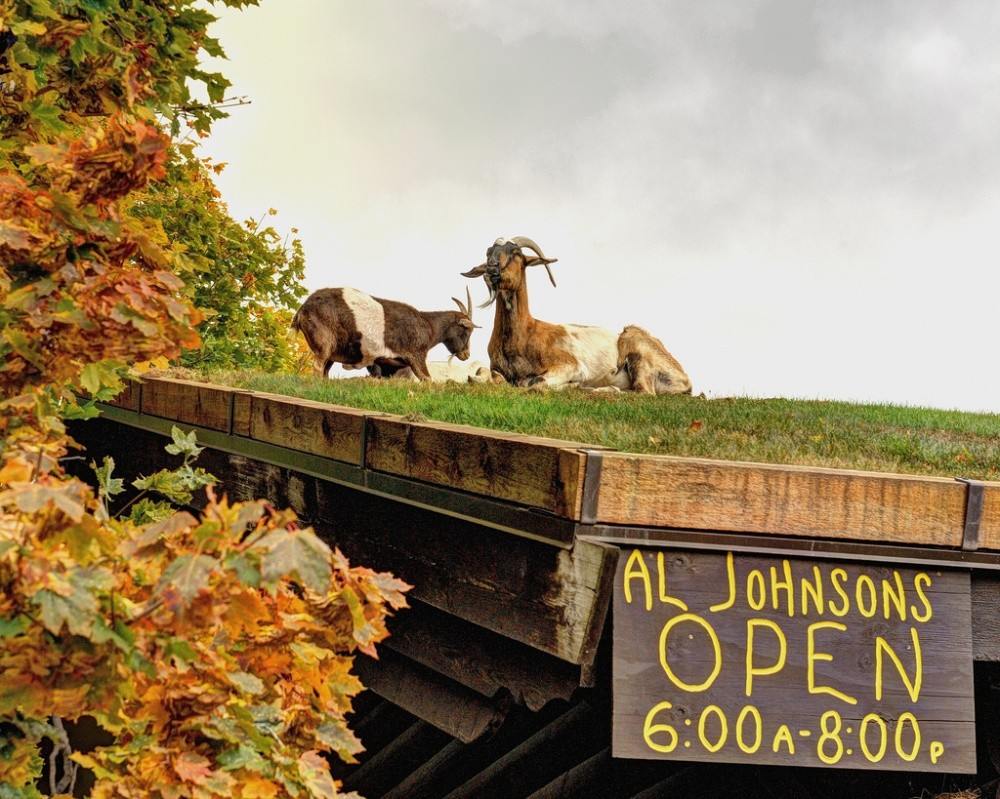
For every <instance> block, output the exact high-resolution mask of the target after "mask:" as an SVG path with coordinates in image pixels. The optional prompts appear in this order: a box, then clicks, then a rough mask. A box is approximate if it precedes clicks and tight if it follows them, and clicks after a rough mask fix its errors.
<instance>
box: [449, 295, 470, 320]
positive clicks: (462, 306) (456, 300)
mask: <svg viewBox="0 0 1000 799" xmlns="http://www.w3.org/2000/svg"><path fill="white" fill-rule="evenodd" d="M452 300H454V302H455V305H457V306H458V310H460V311H461V312H462V313H464V314H465V315H466V316H468V315H469V311H468V310H467V309H466V307H465V306H464V305H462V301H461V300H460V299H459V298H458V297H452Z"/></svg>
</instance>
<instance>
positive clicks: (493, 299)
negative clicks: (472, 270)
mask: <svg viewBox="0 0 1000 799" xmlns="http://www.w3.org/2000/svg"><path fill="white" fill-rule="evenodd" d="M486 288H487V289H488V290H489V292H490V298H489V299H488V300H486V302H484V303H483V304H482V305H480V306H479V307H480V308H489V307H490V306H491V305H492V304H493V303H495V302H496V301H497V295H498V294H499V293H500V292H499V291H497V289H495V288H493V284H492V283H490V282H487V283H486Z"/></svg>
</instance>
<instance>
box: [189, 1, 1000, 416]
mask: <svg viewBox="0 0 1000 799" xmlns="http://www.w3.org/2000/svg"><path fill="white" fill-rule="evenodd" d="M215 33H216V35H218V36H219V37H220V38H221V39H222V42H223V44H224V46H225V47H226V49H227V51H228V54H229V57H230V61H229V62H228V63H225V64H224V65H223V66H222V68H223V71H224V72H225V73H226V74H227V75H228V77H229V78H230V79H231V80H232V81H233V82H234V84H235V85H234V87H233V90H232V92H233V93H234V94H246V95H249V96H250V97H251V98H252V101H253V103H252V105H250V106H248V107H244V108H240V109H237V110H235V112H234V113H233V116H232V118H231V119H229V120H227V121H224V122H222V123H219V124H218V125H217V127H216V129H215V131H214V132H213V134H212V137H211V139H210V140H209V141H208V143H207V144H206V145H205V148H204V149H205V151H206V152H207V154H209V155H211V156H213V157H214V158H217V159H219V160H223V161H226V162H228V163H229V167H228V168H227V169H226V171H225V172H224V173H223V174H222V175H221V176H220V178H219V184H220V187H221V189H222V191H223V194H224V196H225V198H226V200H227V201H228V202H229V204H230V207H231V210H232V211H233V213H234V214H235V215H237V216H240V217H242V216H246V215H255V216H259V215H260V213H261V212H262V211H263V210H265V209H267V208H268V207H271V206H273V207H276V208H278V209H279V210H280V212H281V213H280V215H279V216H278V218H277V219H278V221H279V224H280V225H282V226H285V227H289V226H293V225H294V226H296V227H298V228H299V230H300V231H301V237H302V239H303V242H304V244H305V248H306V256H307V261H308V267H307V273H306V281H307V284H308V286H309V288H310V289H316V288H320V287H322V286H353V287H355V288H358V289H361V290H362V291H366V292H368V293H370V294H374V295H377V296H383V297H391V298H395V299H400V300H403V301H407V302H410V303H412V304H414V305H416V306H417V307H419V308H424V309H442V308H446V307H448V306H449V305H451V301H450V299H449V297H451V296H452V295H455V296H464V291H465V285H466V282H467V281H466V280H465V279H464V278H462V277H460V276H459V274H458V273H459V272H460V271H462V270H464V269H468V268H470V267H472V266H474V265H476V264H478V263H480V262H481V261H482V260H483V257H484V253H485V250H486V247H487V246H489V244H491V243H492V241H493V240H494V239H495V238H496V237H498V236H514V235H526V236H530V237H531V238H533V239H535V240H536V241H537V242H538V243H539V244H540V245H541V246H542V247H543V249H544V250H545V252H546V254H547V255H549V256H555V257H558V258H559V263H558V264H556V265H555V266H554V267H553V269H554V271H555V274H556V279H557V280H558V282H559V287H558V288H553V287H552V286H551V285H550V284H549V283H548V280H547V279H546V277H545V273H544V270H535V271H534V272H533V274H532V275H531V278H530V297H531V309H532V312H533V314H534V315H535V316H536V317H538V318H541V319H546V320H549V321H556V322H579V323H587V324H600V325H604V326H607V327H611V328H615V329H620V328H621V327H622V326H623V325H625V324H628V323H637V324H641V325H643V326H645V327H647V328H649V329H650V330H651V331H652V332H653V333H654V334H655V335H657V336H659V337H660V338H661V339H662V340H663V341H664V343H665V344H666V345H667V348H668V349H670V350H671V351H672V352H673V354H674V355H675V356H676V357H677V358H678V359H679V360H680V361H681V363H682V364H684V366H685V368H686V370H687V371H688V373H689V374H690V375H691V378H692V380H693V382H694V386H695V392H696V393H698V392H700V391H705V392H706V393H707V394H708V395H709V396H724V395H731V394H750V395H757V396H775V395H785V396H795V397H821V398H833V399H850V400H874V401H890V402H895V403H906V404H913V405H932V406H939V407H958V408H964V409H969V410H992V411H1000V368H998V357H997V350H996V348H997V345H998V333H997V310H996V309H997V302H998V298H1000V263H998V257H997V256H998V251H1000V213H998V212H1000V48H998V47H997V42H998V41H1000V4H998V3H996V2H992V1H991V0H984V1H983V2H964V1H957V0H951V2H948V3H941V2H920V1H919V0H901V1H900V2H872V1H871V0H859V1H858V2H836V3H833V2H826V3H810V2H806V0H739V2H735V1H734V2H727V3H723V2H706V0H697V2H644V1H643V0H631V2H628V3H621V2H610V1H609V2H603V1H602V2H596V1H592V0H587V1H586V2H583V1H581V0H545V2H544V3H542V2H535V0H516V1H515V0H505V2H500V0H495V1H493V2H486V1H485V0H477V1H474V2H459V1H458V0H423V1H422V2H415V1H413V0H407V2H386V1H385V0H364V2H358V0H280V2H279V1H278V0H265V1H264V2H263V4H262V6H261V7H260V8H256V9H248V10H247V11H244V12H231V11H226V12H224V14H223V19H222V20H221V21H220V22H219V23H218V24H217V25H216V27H215ZM472 291H473V297H474V298H475V299H476V300H477V301H479V302H481V301H483V300H484V299H485V298H486V290H485V286H484V285H483V283H482V281H481V280H480V281H476V282H474V283H473V284H472ZM491 312H492V309H490V311H480V312H479V313H480V314H481V315H482V316H483V317H485V319H478V320H477V321H481V322H483V324H484V325H485V328H484V329H483V330H481V331H477V333H476V336H475V337H474V338H473V355H474V357H479V358H482V359H484V360H486V354H485V353H486V344H487V341H488V339H489V334H490V330H491V327H492V313H491ZM445 355H446V353H445V351H444V350H443V348H441V349H438V350H435V351H434V352H433V353H432V358H435V359H441V358H443V357H444V356H445Z"/></svg>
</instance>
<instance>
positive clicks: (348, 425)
mask: <svg viewBox="0 0 1000 799" xmlns="http://www.w3.org/2000/svg"><path fill="white" fill-rule="evenodd" d="M249 402H250V411H249V431H248V433H247V435H248V436H249V437H250V438H253V439H256V440H258V441H264V442H267V443H268V444H277V445H278V446H282V447H288V448H289V449H294V450H298V451H300V452H309V453H311V454H313V455H322V456H323V457H326V458H333V459H334V460H338V461H345V462H347V463H353V464H358V465H360V464H361V463H362V457H363V455H364V453H363V452H362V449H361V448H362V445H363V441H364V426H365V413H364V411H359V410H357V409H355V408H342V407H338V406H335V405H327V404H325V403H322V402H312V401H311V400H303V399H292V398H291V397H282V396H278V395H276V394H261V393H256V392H255V393H254V394H253V395H252V396H251V397H250V398H249Z"/></svg>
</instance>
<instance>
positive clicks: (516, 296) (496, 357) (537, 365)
mask: <svg viewBox="0 0 1000 799" xmlns="http://www.w3.org/2000/svg"><path fill="white" fill-rule="evenodd" d="M522 248H528V249H530V250H532V251H533V252H534V253H535V254H534V255H532V256H530V257H526V256H525V254H524V251H523V250H522ZM557 260H558V259H556V258H546V257H545V254H544V253H543V252H542V250H541V248H540V247H539V246H538V245H537V244H535V242H533V241H532V240H531V239H529V238H527V237H526V236H515V237H514V238H512V239H504V238H500V239H497V240H496V241H495V242H494V243H493V246H491V247H490V248H489V249H488V250H487V251H486V262H485V263H482V264H480V265H479V266H476V267H474V268H472V269H470V270H469V271H468V272H462V275H463V276H465V277H482V278H483V279H484V280H485V281H486V286H487V288H488V289H489V292H490V297H489V300H487V302H486V303H484V304H483V305H482V306H480V307H486V306H488V305H491V304H493V303H496V312H495V315H494V321H493V335H492V336H490V343H489V346H488V347H487V351H488V352H489V355H490V369H491V370H492V371H493V373H494V375H498V376H499V377H500V378H502V379H503V380H506V381H507V382H508V383H512V384H514V385H522V386H523V385H528V386H531V385H535V384H544V385H546V386H550V387H561V386H570V385H577V386H583V387H589V388H596V387H599V386H604V385H608V383H609V382H610V380H611V376H612V375H613V374H614V372H615V370H616V367H617V364H618V348H617V337H616V336H615V334H614V333H612V332H611V331H610V330H605V329H604V328H600V327H588V326H586V325H555V324H551V323H549V322H543V321H541V320H540V319H535V318H534V317H532V315H531V312H530V311H529V310H528V287H527V283H526V281H525V270H526V269H527V268H528V267H529V266H538V265H543V266H544V267H545V269H546V271H547V272H548V273H549V280H551V281H552V285H553V286H554V285H555V284H556V281H555V278H553V277H552V271H551V270H550V269H549V264H553V263H555V262H556V261H557ZM497 299H499V300H500V302H496V301H497Z"/></svg>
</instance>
